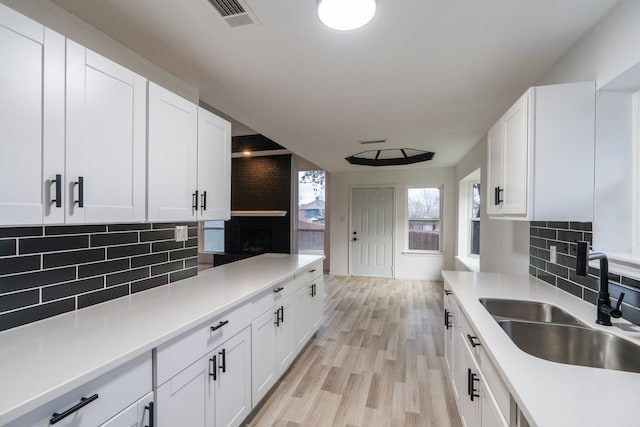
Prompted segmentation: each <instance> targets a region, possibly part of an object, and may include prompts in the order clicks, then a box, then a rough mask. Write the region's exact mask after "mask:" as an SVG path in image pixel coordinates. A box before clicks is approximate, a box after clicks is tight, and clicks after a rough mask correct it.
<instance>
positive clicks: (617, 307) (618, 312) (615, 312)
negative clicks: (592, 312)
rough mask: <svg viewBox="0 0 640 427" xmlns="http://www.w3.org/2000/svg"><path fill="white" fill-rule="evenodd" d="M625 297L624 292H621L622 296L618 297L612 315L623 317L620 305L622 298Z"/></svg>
mask: <svg viewBox="0 0 640 427" xmlns="http://www.w3.org/2000/svg"><path fill="white" fill-rule="evenodd" d="M623 299H624V292H620V298H618V302H617V303H616V308H614V309H613V310H611V317H614V318H616V319H618V318H620V317H622V310H621V309H620V307H621V306H622V300H623Z"/></svg>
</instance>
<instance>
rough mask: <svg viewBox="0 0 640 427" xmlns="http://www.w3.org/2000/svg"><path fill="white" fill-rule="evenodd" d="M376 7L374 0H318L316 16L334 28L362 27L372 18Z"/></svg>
mask: <svg viewBox="0 0 640 427" xmlns="http://www.w3.org/2000/svg"><path fill="white" fill-rule="evenodd" d="M376 9H377V1H376V0H318V18H320V21H322V23H323V24H324V25H326V26H327V27H329V28H333V29H334V30H341V31H348V30H355V29H356V28H360V27H362V26H363V25H366V24H367V23H368V22H369V21H371V19H373V16H374V15H375V14H376Z"/></svg>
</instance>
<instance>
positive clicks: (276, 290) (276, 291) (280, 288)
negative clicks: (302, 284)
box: [273, 287, 284, 294]
mask: <svg viewBox="0 0 640 427" xmlns="http://www.w3.org/2000/svg"><path fill="white" fill-rule="evenodd" d="M283 289H284V288H283V287H279V288H278V289H274V290H273V293H275V294H277V293H278V292H280V291H281V290H283Z"/></svg>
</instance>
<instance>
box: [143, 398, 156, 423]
mask: <svg viewBox="0 0 640 427" xmlns="http://www.w3.org/2000/svg"><path fill="white" fill-rule="evenodd" d="M144 409H145V411H149V424H148V425H147V426H146V427H154V425H155V420H154V412H155V408H154V406H153V402H149V404H148V405H147V406H145V407H144Z"/></svg>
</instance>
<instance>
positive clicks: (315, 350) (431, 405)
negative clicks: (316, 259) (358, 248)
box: [245, 276, 461, 427]
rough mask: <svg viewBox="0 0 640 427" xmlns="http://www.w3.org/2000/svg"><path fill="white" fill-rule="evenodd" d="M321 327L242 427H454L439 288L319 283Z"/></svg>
mask: <svg viewBox="0 0 640 427" xmlns="http://www.w3.org/2000/svg"><path fill="white" fill-rule="evenodd" d="M325 289H326V297H325V306H324V317H323V325H322V327H321V328H320V331H319V332H318V334H317V337H316V338H315V339H314V340H312V341H311V343H310V344H309V345H308V346H307V348H306V349H305V350H304V351H303V353H302V354H301V355H300V356H299V357H298V359H297V360H296V361H295V362H294V364H293V365H292V367H291V368H290V369H289V371H288V372H287V373H286V374H285V375H284V376H283V377H282V379H281V380H280V382H279V383H278V384H277V385H276V386H275V387H274V389H273V391H272V392H271V394H270V395H269V396H267V398H266V399H265V401H264V402H263V404H262V406H260V407H259V408H258V409H257V410H256V411H254V413H253V414H252V415H251V416H250V418H249V419H248V420H247V423H246V424H245V425H246V426H251V427H267V426H282V427H294V426H305V427H307V426H310V427H313V426H327V427H354V426H361V427H377V426H380V427H383V426H384V427H386V426H392V427H396V426H397V427H405V426H407V427H408V426H420V427H431V426H433V427H439V426H454V427H458V426H461V422H460V418H459V416H458V413H457V410H456V407H455V402H454V401H453V394H452V392H451V388H450V386H449V378H448V376H447V373H446V368H445V362H444V354H443V321H442V316H443V315H442V283H441V282H429V281H418V280H388V279H373V278H362V277H341V276H336V277H333V276H325Z"/></svg>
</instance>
